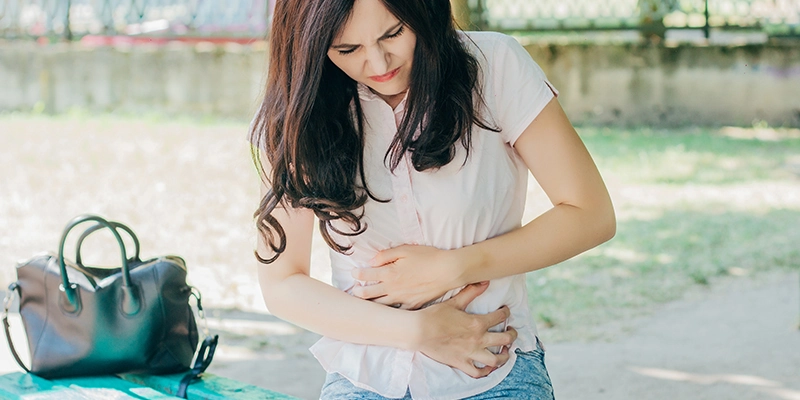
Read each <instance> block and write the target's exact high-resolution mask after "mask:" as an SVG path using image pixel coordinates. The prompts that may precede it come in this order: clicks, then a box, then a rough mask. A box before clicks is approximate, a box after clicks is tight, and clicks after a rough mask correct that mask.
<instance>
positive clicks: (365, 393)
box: [320, 343, 554, 400]
mask: <svg viewBox="0 0 800 400" xmlns="http://www.w3.org/2000/svg"><path fill="white" fill-rule="evenodd" d="M516 353H517V362H516V363H514V367H513V368H512V369H511V372H510V373H509V374H508V376H507V377H506V378H505V379H503V380H502V381H500V383H499V384H497V386H495V387H493V388H491V389H489V390H487V391H485V392H483V393H480V394H478V395H475V396H472V397H467V399H469V400H486V399H520V400H554V397H553V384H552V383H551V382H550V375H549V374H548V373H547V367H545V365H544V350H542V348H541V346H539V343H536V350H533V351H520V350H519V349H517V350H516ZM340 399H341V400H351V399H352V400H390V399H388V398H386V397H383V396H381V395H379V394H377V393H374V392H371V391H369V390H364V389H360V388H357V387H355V386H353V384H352V383H350V381H348V380H347V379H346V378H344V377H343V376H341V375H339V374H337V373H333V374H328V376H327V378H326V379H325V385H323V386H322V394H321V395H320V400H340ZM410 399H411V393H410V392H406V396H405V397H403V398H402V400H410Z"/></svg>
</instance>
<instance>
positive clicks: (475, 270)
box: [453, 244, 487, 287]
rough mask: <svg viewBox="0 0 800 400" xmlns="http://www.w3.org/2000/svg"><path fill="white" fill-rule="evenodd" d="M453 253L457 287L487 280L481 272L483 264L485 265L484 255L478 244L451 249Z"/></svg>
mask: <svg viewBox="0 0 800 400" xmlns="http://www.w3.org/2000/svg"><path fill="white" fill-rule="evenodd" d="M453 253H454V254H453V255H454V257H455V259H456V261H455V265H456V266H457V270H458V273H457V275H456V276H457V277H456V282H457V284H458V286H457V287H461V286H465V285H469V284H471V283H477V282H481V281H484V280H487V278H486V277H485V276H483V274H482V273H481V272H482V271H483V270H484V265H486V255H485V254H484V253H483V251H482V249H481V248H480V246H478V245H477V244H473V245H471V246H465V247H462V248H460V249H457V250H453Z"/></svg>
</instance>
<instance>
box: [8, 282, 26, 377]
mask: <svg viewBox="0 0 800 400" xmlns="http://www.w3.org/2000/svg"><path fill="white" fill-rule="evenodd" d="M17 291H19V284H17V283H16V282H14V283H12V284H11V285H9V286H8V293H6V298H5V300H4V301H3V329H5V331H6V341H7V342H8V348H9V350H11V355H12V356H14V360H16V361H17V364H19V366H20V367H22V369H24V370H25V372H31V371H30V370H29V369H28V367H26V366H25V364H24V363H23V362H22V359H21V358H20V357H19V354H17V349H16V348H15V347H14V342H13V341H12V340H11V326H10V325H9V323H8V311H9V310H10V309H11V301H13V300H14V293H15V292H17Z"/></svg>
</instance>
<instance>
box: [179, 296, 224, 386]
mask: <svg viewBox="0 0 800 400" xmlns="http://www.w3.org/2000/svg"><path fill="white" fill-rule="evenodd" d="M191 295H192V296H194V298H195V299H197V314H198V315H199V316H200V319H202V320H203V321H202V322H203V333H204V334H205V335H206V338H205V339H204V340H203V343H202V344H201V345H200V350H199V351H198V352H197V358H196V359H195V360H194V366H192V369H191V370H189V372H188V373H186V375H184V376H183V379H181V383H180V385H179V386H178V392H177V393H176V394H175V396H177V397H180V398H182V399H186V398H188V397H187V396H188V394H187V391H188V390H189V385H190V384H191V383H192V382H193V381H194V380H195V379H197V378H199V377H200V375H201V374H202V373H203V372H205V371H206V369H207V368H208V366H209V365H211V361H212V360H213V359H214V352H215V351H216V350H217V344H218V343H219V335H214V336H211V334H210V333H209V331H208V321H207V320H206V315H205V311H203V301H202V296H201V295H200V291H199V290H197V288H195V287H192V291H191Z"/></svg>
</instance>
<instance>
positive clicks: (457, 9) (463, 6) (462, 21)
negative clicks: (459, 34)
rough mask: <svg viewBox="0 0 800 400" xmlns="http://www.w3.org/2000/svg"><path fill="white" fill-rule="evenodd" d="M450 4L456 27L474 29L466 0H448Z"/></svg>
mask: <svg viewBox="0 0 800 400" xmlns="http://www.w3.org/2000/svg"><path fill="white" fill-rule="evenodd" d="M450 4H451V5H452V7H453V17H454V18H455V20H456V23H457V24H458V27H459V28H461V29H463V30H465V31H466V30H472V29H474V26H473V25H472V21H470V10H469V4H468V0H450Z"/></svg>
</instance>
